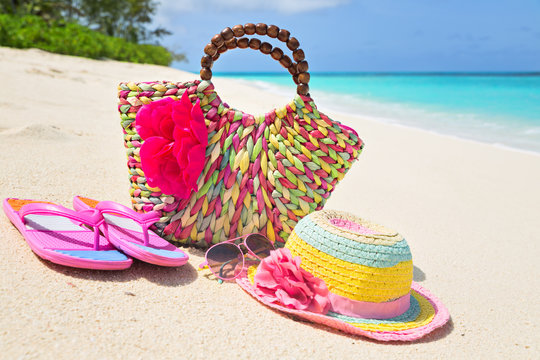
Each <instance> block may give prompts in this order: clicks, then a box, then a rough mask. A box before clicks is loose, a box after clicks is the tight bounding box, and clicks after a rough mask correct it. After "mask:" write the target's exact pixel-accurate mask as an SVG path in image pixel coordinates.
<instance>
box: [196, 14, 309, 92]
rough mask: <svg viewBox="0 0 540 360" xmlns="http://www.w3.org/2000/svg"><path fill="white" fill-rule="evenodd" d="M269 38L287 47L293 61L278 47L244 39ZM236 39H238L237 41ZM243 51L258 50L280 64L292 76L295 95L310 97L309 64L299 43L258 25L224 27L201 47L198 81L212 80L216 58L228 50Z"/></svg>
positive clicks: (277, 30) (279, 31) (280, 31)
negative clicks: (255, 35) (294, 84)
mask: <svg viewBox="0 0 540 360" xmlns="http://www.w3.org/2000/svg"><path fill="white" fill-rule="evenodd" d="M254 34H257V35H268V36H269V37H271V38H277V39H278V40H280V41H282V42H284V43H286V44H287V47H288V48H289V50H291V51H292V52H293V53H292V55H293V59H294V61H293V60H291V58H290V57H288V56H287V55H285V54H283V50H281V49H280V48H278V47H272V44H270V43H267V42H261V40H259V39H257V38H251V39H250V38H247V37H243V36H244V35H254ZM236 38H239V39H238V40H237V39H236ZM237 47H238V48H240V49H246V48H248V47H249V48H251V49H253V50H260V52H262V53H263V54H265V55H268V54H270V56H272V58H273V59H275V60H277V61H279V63H280V64H281V65H282V66H283V67H284V68H286V69H287V70H288V71H289V73H290V74H291V75H292V77H293V80H294V82H295V83H296V84H297V88H296V92H297V93H298V95H307V94H308V93H309V86H308V83H309V77H310V76H309V73H308V72H307V71H308V69H309V66H308V63H307V61H306V60H304V59H305V54H304V51H303V50H302V49H300V48H299V47H300V43H299V42H298V40H297V39H296V38H295V37H291V33H290V32H289V31H287V30H285V29H280V28H279V27H277V26H276V25H266V24H263V23H258V24H257V25H255V24H252V23H247V24H245V25H244V26H242V25H235V26H233V27H232V29H231V28H230V27H226V28H225V29H223V30H222V31H221V33H219V34H216V35H215V36H214V37H213V38H212V41H211V42H209V43H208V44H207V45H206V46H205V47H204V53H205V54H206V55H204V56H203V57H202V59H201V67H202V69H201V72H200V75H201V79H202V80H211V79H212V70H210V69H211V68H212V65H213V64H214V61H216V60H217V59H218V58H219V55H220V54H222V53H224V52H226V51H227V50H230V49H235V48H237Z"/></svg>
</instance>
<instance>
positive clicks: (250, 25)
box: [244, 23, 255, 35]
mask: <svg viewBox="0 0 540 360" xmlns="http://www.w3.org/2000/svg"><path fill="white" fill-rule="evenodd" d="M244 31H245V33H246V35H253V34H255V24H253V23H247V24H246V25H244Z"/></svg>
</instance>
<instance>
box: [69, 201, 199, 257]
mask: <svg viewBox="0 0 540 360" xmlns="http://www.w3.org/2000/svg"><path fill="white" fill-rule="evenodd" d="M98 203H99V202H98V201H96V200H93V199H89V198H85V197H82V196H76V197H74V198H73V207H74V208H75V209H76V210H85V209H89V208H95V207H96V206H97V204H98ZM103 217H104V218H105V221H106V222H107V224H106V225H102V227H100V229H101V230H102V232H103V233H104V234H106V236H107V238H108V239H109V241H110V242H111V243H112V244H113V245H114V246H115V247H116V248H117V249H119V250H121V251H123V252H124V253H126V254H127V255H129V256H132V257H134V258H136V259H139V260H141V261H144V262H147V263H150V264H155V265H160V266H171V267H173V266H182V265H184V264H186V263H187V262H188V260H189V256H188V255H187V254H186V253H185V252H183V251H182V250H180V249H178V248H177V247H176V246H174V245H173V244H171V243H169V242H168V241H167V240H165V239H163V238H161V237H160V236H158V235H157V234H155V233H154V232H152V231H150V230H149V243H148V246H145V245H144V243H143V240H142V239H143V237H144V236H143V232H142V228H141V226H140V225H139V224H137V223H136V222H135V221H134V220H131V219H128V218H126V217H123V216H120V215H118V216H117V215H112V214H109V213H104V214H103Z"/></svg>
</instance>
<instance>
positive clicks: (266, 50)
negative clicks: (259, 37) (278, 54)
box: [259, 42, 272, 55]
mask: <svg viewBox="0 0 540 360" xmlns="http://www.w3.org/2000/svg"><path fill="white" fill-rule="evenodd" d="M259 50H261V52H262V53H263V54H265V55H268V54H270V52H271V51H272V44H270V43H267V42H263V43H262V44H261V48H260V49H259Z"/></svg>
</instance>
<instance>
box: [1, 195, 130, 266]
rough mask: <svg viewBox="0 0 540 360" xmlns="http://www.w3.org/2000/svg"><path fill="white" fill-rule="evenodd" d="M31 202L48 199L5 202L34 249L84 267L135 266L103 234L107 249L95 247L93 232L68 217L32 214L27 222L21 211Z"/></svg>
mask: <svg viewBox="0 0 540 360" xmlns="http://www.w3.org/2000/svg"><path fill="white" fill-rule="evenodd" d="M30 203H48V202H44V201H43V202H42V201H34V200H25V199H14V198H8V199H5V200H4V202H3V209H4V213H5V214H6V215H7V217H8V218H9V220H10V221H11V223H12V224H13V225H15V227H16V228H17V230H19V232H20V233H21V235H23V237H24V239H25V241H26V243H27V244H28V245H29V246H30V249H31V250H32V251H33V252H34V253H35V254H36V255H38V256H39V257H41V258H43V259H45V260H48V261H51V262H53V263H56V264H59V265H64V266H70V267H77V268H83V269H94V270H123V269H127V268H129V267H130V266H131V264H132V262H133V260H132V259H130V258H128V257H127V256H126V255H125V254H123V253H121V252H119V251H118V250H116V249H114V248H113V247H112V246H111V244H110V243H109V242H108V241H107V239H105V238H103V237H102V238H101V239H100V247H101V248H102V249H103V250H97V251H96V250H94V249H93V232H92V231H91V230H89V229H87V228H85V227H82V226H79V225H77V224H75V223H73V222H71V220H69V219H67V218H63V217H60V216H44V215H28V216H26V220H27V223H26V224H25V223H24V222H23V220H22V218H21V217H20V216H19V213H18V212H19V210H20V209H21V207H22V206H24V205H26V204H30ZM48 204H51V203H48ZM62 228H63V229H66V230H62Z"/></svg>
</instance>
